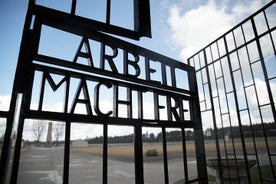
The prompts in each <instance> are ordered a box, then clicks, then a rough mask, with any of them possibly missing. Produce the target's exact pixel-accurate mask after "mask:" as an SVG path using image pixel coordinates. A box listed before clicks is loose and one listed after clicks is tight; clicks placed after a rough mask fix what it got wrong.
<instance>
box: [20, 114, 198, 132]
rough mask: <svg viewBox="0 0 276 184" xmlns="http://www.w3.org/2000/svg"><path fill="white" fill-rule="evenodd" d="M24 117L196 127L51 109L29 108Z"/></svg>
mask: <svg viewBox="0 0 276 184" xmlns="http://www.w3.org/2000/svg"><path fill="white" fill-rule="evenodd" d="M24 116H25V117H24V118H26V119H47V120H58V121H65V122H66V121H69V122H75V123H78V122H79V123H91V124H104V123H107V124H109V125H122V126H123V125H126V126H134V125H135V124H136V123H141V122H142V125H143V126H145V127H166V128H194V127H195V125H196V122H194V121H184V122H177V121H167V120H150V119H143V120H141V119H129V118H118V117H103V116H94V115H82V114H66V113H60V112H49V111H34V110H29V111H26V112H24Z"/></svg>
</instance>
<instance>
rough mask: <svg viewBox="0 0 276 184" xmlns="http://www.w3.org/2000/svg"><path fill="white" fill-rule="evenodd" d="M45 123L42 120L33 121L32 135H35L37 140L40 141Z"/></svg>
mask: <svg viewBox="0 0 276 184" xmlns="http://www.w3.org/2000/svg"><path fill="white" fill-rule="evenodd" d="M45 128H46V124H45V123H44V122H42V121H34V122H33V126H32V132H33V134H34V136H35V137H36V140H37V142H38V143H39V142H40V138H41V136H42V135H43V134H44V132H45V130H46V129H45Z"/></svg>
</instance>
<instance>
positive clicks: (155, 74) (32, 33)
mask: <svg viewBox="0 0 276 184" xmlns="http://www.w3.org/2000/svg"><path fill="white" fill-rule="evenodd" d="M110 2H111V1H110V0H107V1H106V5H107V8H106V22H98V21H94V20H91V19H87V18H83V17H81V16H77V15H76V3H77V1H76V0H73V1H72V4H71V10H70V12H69V13H68V12H62V11H58V10H55V9H50V8H47V7H44V6H41V5H37V4H35V3H34V2H33V1H30V3H29V8H28V12H27V16H26V22H25V27H24V32H23V38H22V43H21V48H20V54H19V60H18V66H17V71H16V77H15V81H14V86H13V92H12V99H11V104H10V110H9V111H7V112H5V111H1V112H0V116H1V117H2V118H4V119H6V132H5V138H4V142H3V146H2V154H1V166H0V181H1V183H20V180H21V179H18V173H19V167H20V165H21V164H22V165H23V164H24V162H20V157H21V156H22V154H21V152H22V151H24V150H23V148H22V141H23V140H22V134H23V132H24V127H27V126H28V123H29V122H28V120H49V121H62V122H64V123H65V141H64V158H63V176H62V183H70V180H69V168H70V167H69V166H70V146H71V134H72V133H73V132H74V131H77V130H75V129H72V128H71V126H72V124H73V123H76V122H78V123H85V124H87V125H91V124H99V125H102V127H103V128H102V131H103V133H102V135H103V142H102V148H103V151H102V167H101V168H99V169H101V170H102V182H101V183H109V181H108V128H109V126H111V125H119V126H130V127H133V128H134V131H133V132H134V140H133V141H134V165H135V183H137V184H138V183H144V169H143V164H144V162H143V156H144V155H143V141H142V138H143V137H142V128H143V127H159V128H160V129H161V130H162V152H163V159H162V160H163V173H164V178H163V181H164V183H166V184H168V183H172V182H173V181H171V180H170V178H169V170H170V168H169V167H168V152H167V141H166V138H167V137H166V129H168V128H177V129H179V130H180V131H181V134H182V150H183V151H182V158H183V162H182V168H183V171H184V172H183V173H182V176H179V177H180V178H182V180H181V181H182V182H187V183H193V182H198V183H207V171H206V161H205V151H204V142H203V132H202V127H201V117H200V111H199V101H198V93H197V85H196V76H195V70H194V68H193V67H190V66H188V65H185V64H183V63H180V62H178V61H175V60H173V59H171V58H167V57H165V56H162V55H160V54H157V53H154V52H152V51H149V50H147V49H144V48H141V47H138V46H135V45H133V44H130V43H127V42H125V41H123V40H120V39H118V38H115V37H112V36H109V35H108V34H105V33H103V32H106V33H111V34H117V35H120V36H125V37H128V38H133V39H139V38H140V37H141V36H150V25H149V4H148V1H142V0H134V1H133V4H134V17H135V18H134V19H135V23H134V27H135V28H134V30H129V29H125V28H121V27H117V26H114V25H111V24H110ZM45 30H54V31H60V32H61V33H63V34H70V35H74V36H77V37H78V38H79V46H78V47H77V48H76V50H75V51H74V53H75V56H74V58H73V59H72V60H70V59H66V58H62V57H59V56H56V55H51V54H48V52H47V51H46V52H44V51H43V49H42V48H41V47H42V46H41V44H42V42H43V39H51V37H50V36H46V37H45V35H44V31H45ZM56 38H57V37H56ZM55 41H56V40H54V41H53V45H52V46H54V44H56V43H57V42H58V41H56V42H55ZM69 44H70V43H69ZM91 45H96V46H97V49H96V50H95V48H94V46H93V48H92V46H91ZM60 49H61V50H62V49H66V45H64V48H60ZM95 53H96V56H95V55H94V54H95ZM68 54H69V52H68ZM57 55H58V54H57ZM91 89H92V90H91ZM49 90H50V91H51V92H52V94H55V93H57V92H58V91H62V92H61V93H60V94H61V95H60V96H59V97H62V98H60V99H59V100H60V101H61V104H62V106H61V108H60V109H54V108H53V107H50V108H47V107H46V106H47V101H48V100H49V101H50V100H51V97H50V98H47V99H46V97H45V96H46V95H47V92H49ZM122 90H123V91H124V92H122ZM103 91H104V92H103ZM72 94H73V95H72ZM147 95H149V96H150V97H151V98H150V99H151V103H150V104H151V109H152V111H153V112H152V117H146V116H145V114H146V112H145V110H144V108H145V106H146V105H147V104H148V103H147V104H146V102H148V99H146V96H147ZM72 96H73V97H72ZM110 97H111V98H110ZM53 98H54V97H53ZM103 99H109V100H110V103H112V106H111V107H108V109H107V110H106V109H104V108H103V105H102V102H103ZM78 106H82V107H83V108H82V109H81V111H79V110H78ZM122 109H125V112H122ZM164 114H165V115H164ZM186 129H192V131H193V132H194V145H195V152H194V154H195V157H196V165H195V166H196V169H195V170H196V174H194V175H192V176H191V175H190V173H189V170H188V161H187V160H188V159H187V158H188V156H187V149H186V140H185V136H186V134H185V131H186ZM12 140H16V141H15V145H12ZM32 172H36V171H32ZM47 172H48V171H47ZM157 177H158V176H157ZM29 181H31V179H30V180H29ZM91 182H92V183H93V181H91Z"/></svg>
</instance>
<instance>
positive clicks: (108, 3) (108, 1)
mask: <svg viewBox="0 0 276 184" xmlns="http://www.w3.org/2000/svg"><path fill="white" fill-rule="evenodd" d="M110 13H111V0H106V19H105V21H106V24H108V25H109V24H110Z"/></svg>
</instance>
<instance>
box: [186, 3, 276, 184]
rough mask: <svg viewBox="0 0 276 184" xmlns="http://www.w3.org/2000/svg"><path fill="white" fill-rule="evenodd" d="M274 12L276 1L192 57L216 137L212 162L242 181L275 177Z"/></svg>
mask: <svg viewBox="0 0 276 184" xmlns="http://www.w3.org/2000/svg"><path fill="white" fill-rule="evenodd" d="M275 12H276V4H275V1H271V2H270V3H269V4H268V5H266V6H265V7H263V8H262V9H260V10H259V11H257V12H256V13H254V14H253V15H252V16H250V17H249V18H247V19H245V20H244V21H243V22H241V23H240V24H238V25H237V26H235V27H234V28H233V29H231V30H230V31H228V32H227V33H225V34H224V35H222V36H221V37H219V38H218V39H217V40H215V41H214V42H212V43H210V44H209V45H208V46H207V47H205V48H204V49H202V50H200V51H199V52H198V53H197V54H195V55H194V56H192V57H191V58H189V60H188V62H189V64H190V65H191V66H194V67H195V68H196V73H197V80H198V85H199V94H200V95H199V96H200V107H201V114H202V116H203V126H205V129H207V131H206V133H205V137H206V140H205V141H208V139H210V140H215V142H216V151H217V155H216V158H217V160H216V161H215V160H210V161H209V162H210V165H212V164H216V163H219V164H216V165H217V166H218V171H219V177H220V178H224V180H225V181H226V179H227V178H231V177H232V176H233V175H235V176H236V178H237V179H240V180H237V182H240V183H243V182H248V183H275V182H276V178H275V172H276V168H275V164H276V146H275V135H276V134H275V133H276V126H275V119H276V109H275V99H276V90H275V89H276V88H275V85H276V80H275V78H276V55H275V53H276V49H275V48H276V24H275ZM206 155H207V157H209V159H210V158H211V157H214V156H211V155H210V154H208V153H207V154H206ZM212 162H213V163H212ZM215 162H216V163H215ZM255 164H256V165H255ZM254 165H255V166H254ZM253 166H254V167H253ZM241 167H244V169H243V170H241ZM251 167H253V169H251ZM244 178H245V179H246V180H247V181H246V180H242V179H244ZM232 181H234V180H232Z"/></svg>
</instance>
